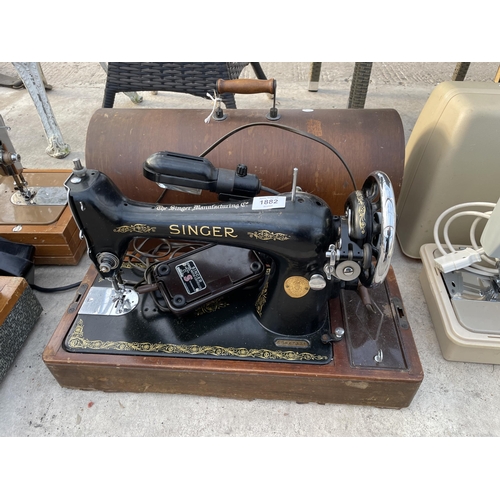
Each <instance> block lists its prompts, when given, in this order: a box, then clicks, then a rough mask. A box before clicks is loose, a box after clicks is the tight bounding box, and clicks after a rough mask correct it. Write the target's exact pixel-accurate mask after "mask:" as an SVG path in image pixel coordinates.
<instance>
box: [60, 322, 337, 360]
mask: <svg viewBox="0 0 500 500" xmlns="http://www.w3.org/2000/svg"><path fill="white" fill-rule="evenodd" d="M68 346H69V347H71V348H72V349H89V350H112V351H137V352H158V353H165V354H172V355H175V354H179V355H181V354H184V355H189V356H203V355H204V356H233V357H238V358H258V359H266V360H283V361H326V360H327V359H328V358H327V357H326V356H319V355H316V354H311V353H308V352H295V351H271V350H269V349H247V348H246V347H221V346H199V345H186V344H182V345H176V344H161V343H152V342H125V341H105V340H90V339H86V338H85V337H84V325H83V320H82V319H81V318H80V319H79V320H78V322H77V324H76V327H75V329H74V331H73V333H72V334H71V337H70V338H69V341H68Z"/></svg>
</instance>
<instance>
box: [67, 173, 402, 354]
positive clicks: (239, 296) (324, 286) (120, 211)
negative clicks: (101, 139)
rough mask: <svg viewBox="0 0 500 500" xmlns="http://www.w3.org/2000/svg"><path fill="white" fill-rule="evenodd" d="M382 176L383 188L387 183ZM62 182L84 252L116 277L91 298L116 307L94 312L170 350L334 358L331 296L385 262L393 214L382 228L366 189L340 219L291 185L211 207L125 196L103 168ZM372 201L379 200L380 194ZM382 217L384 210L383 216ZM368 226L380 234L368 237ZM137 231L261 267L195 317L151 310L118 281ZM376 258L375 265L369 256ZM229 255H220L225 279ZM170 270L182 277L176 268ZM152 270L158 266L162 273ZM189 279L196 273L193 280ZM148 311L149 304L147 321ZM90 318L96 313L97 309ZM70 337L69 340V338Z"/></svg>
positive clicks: (131, 340) (131, 335) (109, 324)
mask: <svg viewBox="0 0 500 500" xmlns="http://www.w3.org/2000/svg"><path fill="white" fill-rule="evenodd" d="M377 175H383V174H380V173H377V174H376V175H375V177H376V178H377V179H378V180H380V178H378V177H377ZM382 178H383V179H384V180H383V182H382V184H380V183H379V184H378V188H379V194H380V192H381V191H382V192H383V191H384V190H385V189H388V188H390V183H389V182H388V181H387V182H385V177H382ZM372 180H373V179H372ZM372 187H373V186H372V185H371V187H370V189H371V188H372ZM66 188H67V190H68V202H69V205H70V207H71V209H72V212H73V215H74V217H75V220H76V221H77V224H78V226H79V228H80V230H81V234H82V235H83V237H85V239H86V242H87V246H88V253H89V257H90V259H91V260H92V262H93V263H94V265H95V266H96V268H97V269H98V270H99V274H100V276H101V277H102V278H105V279H107V280H110V281H111V283H112V285H113V287H111V286H109V284H108V285H105V283H107V281H104V282H103V283H104V284H100V285H99V287H101V288H102V287H103V286H105V287H106V288H107V289H108V290H112V293H111V294H107V295H106V298H105V299H103V297H104V295H102V292H99V293H101V295H97V296H96V297H95V299H96V300H97V301H102V300H106V301H109V302H110V304H111V303H112V304H113V307H114V309H115V310H114V312H112V313H111V314H109V315H108V314H107V313H103V314H102V315H104V316H108V317H107V318H106V319H105V320H101V321H105V324H106V327H105V328H110V329H112V328H114V327H115V325H118V324H121V325H122V326H121V327H119V328H120V329H122V330H123V331H124V332H125V333H124V335H125V337H126V338H127V339H128V344H129V345H135V344H137V343H139V344H140V343H141V342H144V341H147V342H149V343H153V344H155V345H158V346H163V347H161V349H163V353H164V354H165V353H167V355H173V356H201V357H209V358H210V357H212V356H214V355H215V356H221V355H223V356H226V357H228V358H230V359H257V360H265V359H268V360H272V361H287V362H306V363H327V362H329V361H330V360H331V358H332V347H331V343H332V342H333V341H335V340H339V338H341V337H336V336H335V335H334V334H333V333H332V332H331V328H330V322H329V300H330V299H332V298H334V297H337V296H338V295H339V293H340V291H341V290H342V289H343V288H350V289H356V288H357V287H358V283H359V278H358V277H361V278H363V277H364V280H365V281H366V280H367V279H368V281H369V284H371V283H372V280H373V279H374V278H375V281H376V282H377V283H379V282H380V281H381V280H383V278H384V277H385V274H386V273H387V271H388V269H389V264H390V257H391V254H392V239H393V234H395V233H394V231H395V227H394V226H395V222H394V220H393V219H394V218H393V217H392V213H391V214H390V215H391V218H390V220H389V221H388V220H385V221H383V223H382V224H381V226H382V227H380V225H379V226H378V227H377V228H375V227H374V226H376V225H377V224H373V223H372V220H371V218H372V208H373V207H372V204H371V202H370V201H369V200H368V191H367V189H365V188H363V190H362V191H359V192H356V193H365V194H366V196H365V197H363V195H359V194H358V196H357V198H358V202H356V201H354V202H352V200H351V202H348V204H349V203H351V205H352V204H353V205H352V206H349V210H347V211H346V214H344V215H343V216H337V215H334V214H332V213H331V211H330V208H329V207H328V206H327V204H326V203H325V202H324V201H323V200H321V199H320V198H318V197H316V196H314V195H312V194H308V193H305V192H301V191H299V190H294V191H292V192H290V193H284V194H280V195H279V196H276V197H255V198H241V197H235V198H231V197H228V198H229V199H227V200H226V201H222V202H217V203H213V204H199V205H197V204H191V205H169V204H149V203H143V202H138V201H134V200H131V199H128V198H126V197H125V196H123V195H122V194H121V193H120V192H119V190H118V189H117V188H116V187H115V185H114V184H113V183H112V182H111V181H110V179H109V178H107V177H106V176H105V175H104V174H102V173H101V172H99V171H97V170H86V169H84V170H83V171H81V170H75V173H74V174H73V175H72V176H71V177H70V178H69V179H68V181H67V182H66ZM360 196H361V198H363V199H362V200H361V201H360ZM384 196H385V195H384ZM353 199H354V200H355V199H356V197H353ZM276 200H277V201H276ZM259 202H262V203H277V204H278V205H279V208H266V209H261V208H260V207H259ZM384 204H389V205H391V204H393V199H392V198H391V197H390V196H389V197H388V199H386V198H383V197H382V212H384V210H385V208H384V207H383V205H384ZM377 206H378V207H379V208H380V202H378V205H377ZM389 208H391V207H389ZM373 210H375V208H373ZM353 211H355V212H356V214H355V215H352V213H353ZM384 217H385V219H387V214H386V215H384ZM353 225H356V226H362V227H355V228H353V227H352V226H353ZM351 234H352V235H354V236H355V237H351V236H350V235H351ZM376 234H377V235H378V236H377V238H378V240H377V241H376V242H372V240H374V239H375V235H376ZM134 238H165V239H168V240H181V241H188V242H189V241H191V242H203V243H206V244H211V245H212V248H213V245H215V246H216V248H217V247H218V246H221V248H222V247H224V248H227V247H233V248H237V249H246V250H247V251H249V252H254V253H255V255H256V258H257V260H259V261H260V262H261V263H262V266H261V267H259V265H258V264H255V263H253V264H252V265H253V266H254V268H253V271H254V272H255V274H258V275H259V277H258V279H256V280H254V282H253V285H252V286H245V287H241V288H238V289H237V290H234V291H231V292H230V293H229V294H228V295H227V296H224V297H226V298H227V299H228V304H226V306H228V307H222V308H220V310H217V309H218V308H217V307H215V308H214V311H215V312H212V313H211V314H210V315H206V314H205V315H202V316H200V315H199V312H200V309H201V308H199V309H197V310H196V311H189V312H187V313H186V314H174V312H175V311H169V310H168V307H165V309H166V311H161V312H159V311H157V308H156V309H155V304H154V303H153V302H151V297H150V296H149V294H144V295H143V296H141V297H139V298H134V299H133V300H132V305H131V304H130V301H129V299H128V297H129V296H127V293H129V292H130V290H128V289H127V286H126V281H127V279H126V278H125V280H124V279H123V273H124V272H125V274H126V273H127V271H124V270H123V267H122V265H123V262H124V256H125V254H126V252H127V248H128V247H129V244H130V242H131V241H132V239H134ZM367 242H369V243H367ZM367 246H368V247H369V248H367ZM384 247H385V248H384ZM212 255H217V253H215V254H213V253H212ZM221 255H222V253H221ZM375 257H376V258H377V259H378V262H376V263H375V264H373V263H372V258H375ZM245 258H246V257H245ZM186 259H187V258H186ZM189 259H190V258H189ZM225 259H227V258H226V257H222V258H221V261H220V262H217V263H216V266H220V270H221V276H224V267H225V262H224V260H225ZM181 260H182V259H181ZM189 262H191V260H189ZM189 265H190V266H191V268H192V269H195V271H193V272H194V274H196V273H198V269H197V264H196V263H193V264H189ZM177 268H182V269H185V268H186V263H185V262H180V263H179V264H178V265H177V266H176V267H175V269H177ZM191 268H190V269H191ZM381 269H382V270H381ZM168 272H170V270H168ZM178 272H179V279H180V280H182V279H183V275H182V272H181V271H178ZM183 272H184V271H183ZM381 273H382V277H381ZM384 273H385V274H384ZM152 274H153V275H158V270H156V273H152ZM159 274H161V273H159ZM174 274H175V273H174ZM351 274H352V279H351V276H350V275H351ZM367 276H368V278H367ZM192 277H193V273H191V274H190V275H189V279H191V278H192ZM200 280H201V281H200V282H203V279H202V278H200ZM221 281H223V280H221ZM203 283H204V282H203ZM155 286H157V285H155ZM157 287H158V286H157ZM186 290H188V289H187V288H186ZM156 293H157V294H158V290H156ZM188 293H190V292H189V290H188ZM216 295H217V294H216ZM156 304H158V300H156ZM117 308H118V309H119V310H120V311H119V313H117V312H116V309H117ZM145 310H146V311H149V312H148V313H146V312H145ZM152 310H155V311H156V314H155V315H154V318H152V317H151V311H152ZM91 315H92V316H93V318H92V321H95V317H96V316H99V315H101V314H100V313H97V314H94V313H92V314H91ZM102 315H101V316H102ZM148 317H149V319H148ZM131 325H134V326H131ZM138 325H139V326H138ZM99 328H100V329H102V323H101V325H100V327H99ZM76 331H78V328H77V329H76ZM194 332H196V333H194ZM151 335H152V337H151ZM71 339H73V341H75V342H73V346H72V345H71ZM125 343H127V342H125ZM79 345H80V344H79V340H78V339H76V340H75V335H73V336H71V335H70V337H69V341H68V343H67V347H68V349H71V348H72V347H73V348H74V347H75V346H76V348H78V346H79ZM186 345H187V346H188V347H187V348H186V347H185V346H186ZM164 346H167V347H166V348H165V347H164ZM180 346H182V348H181V347H180ZM193 346H194V347H193ZM214 348H216V354H214V350H213V349H214ZM217 349H218V350H217ZM130 350H131V352H133V350H134V348H131V349H130Z"/></svg>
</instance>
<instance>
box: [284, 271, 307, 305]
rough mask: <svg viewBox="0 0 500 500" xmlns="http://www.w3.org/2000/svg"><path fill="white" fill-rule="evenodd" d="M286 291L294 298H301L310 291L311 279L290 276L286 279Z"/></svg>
mask: <svg viewBox="0 0 500 500" xmlns="http://www.w3.org/2000/svg"><path fill="white" fill-rule="evenodd" d="M284 287H285V292H286V293H287V294H288V295H289V296H290V297H292V298H293V299H300V298H301V297H303V296H304V295H306V293H307V292H308V291H309V281H308V280H306V279H305V278H303V277H302V276H290V277H289V278H287V279H286V280H285V284H284Z"/></svg>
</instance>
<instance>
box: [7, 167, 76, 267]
mask: <svg viewBox="0 0 500 500" xmlns="http://www.w3.org/2000/svg"><path fill="white" fill-rule="evenodd" d="M70 173H71V170H57V169H51V170H44V171H43V172H40V171H39V170H28V169H26V170H24V171H23V175H24V177H25V178H26V180H27V181H28V185H30V180H31V179H32V178H36V182H37V185H41V184H43V179H42V180H41V178H43V177H47V185H54V183H55V182H58V183H60V185H61V186H62V184H63V182H64V181H65V180H66V179H67V177H68V176H69V174H70ZM40 183H41V184H40ZM0 208H1V207H0ZM19 208H21V209H22V208H28V209H30V210H33V209H36V207H18V209H19ZM18 226H20V229H19V227H18ZM17 229H19V230H17ZM0 236H2V237H3V238H6V239H8V240H9V241H13V242H15V243H25V244H29V245H33V246H34V247H35V265H75V264H78V262H80V259H81V258H82V256H83V254H84V253H85V250H86V244H85V241H84V240H81V239H80V237H79V230H78V226H77V225H76V222H75V220H74V219H73V216H72V214H71V210H70V208H69V207H68V206H66V207H65V208H64V209H63V210H62V213H61V215H60V216H59V217H58V218H57V220H55V221H54V222H52V223H48V224H24V223H23V222H22V217H21V219H20V220H19V222H18V223H16V224H0Z"/></svg>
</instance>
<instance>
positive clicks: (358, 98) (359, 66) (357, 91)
mask: <svg viewBox="0 0 500 500" xmlns="http://www.w3.org/2000/svg"><path fill="white" fill-rule="evenodd" d="M372 65H373V63H371V62H363V63H355V64H354V73H353V75H352V83H351V90H350V93H349V102H348V104H347V107H348V108H357V109H362V108H364V107H365V101H366V94H367V92H368V86H369V84H370V75H371V72H372Z"/></svg>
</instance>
